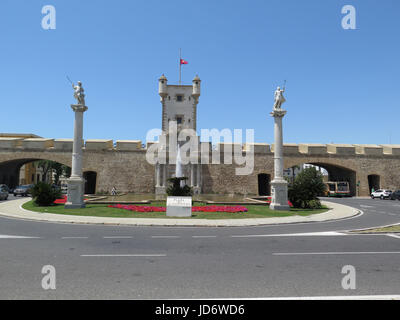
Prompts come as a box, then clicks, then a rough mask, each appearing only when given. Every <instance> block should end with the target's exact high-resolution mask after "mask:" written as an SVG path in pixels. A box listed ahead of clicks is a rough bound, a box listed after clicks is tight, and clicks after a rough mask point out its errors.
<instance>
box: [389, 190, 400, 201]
mask: <svg viewBox="0 0 400 320" xmlns="http://www.w3.org/2000/svg"><path fill="white" fill-rule="evenodd" d="M396 199H397V200H399V201H400V190H396V191H395V192H392V194H391V195H390V200H396Z"/></svg>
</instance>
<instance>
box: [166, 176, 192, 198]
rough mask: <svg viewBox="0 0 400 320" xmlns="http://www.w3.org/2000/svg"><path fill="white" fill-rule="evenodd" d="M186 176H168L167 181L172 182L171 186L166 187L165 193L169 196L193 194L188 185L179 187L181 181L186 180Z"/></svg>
mask: <svg viewBox="0 0 400 320" xmlns="http://www.w3.org/2000/svg"><path fill="white" fill-rule="evenodd" d="M186 180H187V178H186V177H181V178H170V179H168V181H169V182H170V183H172V185H171V186H169V187H168V188H167V194H168V195H169V196H175V197H190V196H192V195H193V190H192V188H191V187H189V186H188V185H186V184H185V185H184V186H183V187H181V181H186Z"/></svg>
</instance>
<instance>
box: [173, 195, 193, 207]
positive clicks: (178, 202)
mask: <svg viewBox="0 0 400 320" xmlns="http://www.w3.org/2000/svg"><path fill="white" fill-rule="evenodd" d="M168 206H172V207H191V206H192V197H167V207H168Z"/></svg>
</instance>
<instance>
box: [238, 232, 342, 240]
mask: <svg viewBox="0 0 400 320" xmlns="http://www.w3.org/2000/svg"><path fill="white" fill-rule="evenodd" d="M347 235H348V234H345V233H341V232H336V231H327V232H307V233H283V234H254V235H235V236H231V237H232V238H257V237H321V236H323V237H325V236H347Z"/></svg>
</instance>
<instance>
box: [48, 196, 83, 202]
mask: <svg viewBox="0 0 400 320" xmlns="http://www.w3.org/2000/svg"><path fill="white" fill-rule="evenodd" d="M84 200H87V199H84ZM66 202H67V196H63V197H62V198H61V199H57V200H55V201H54V203H55V204H65V203H66Z"/></svg>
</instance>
